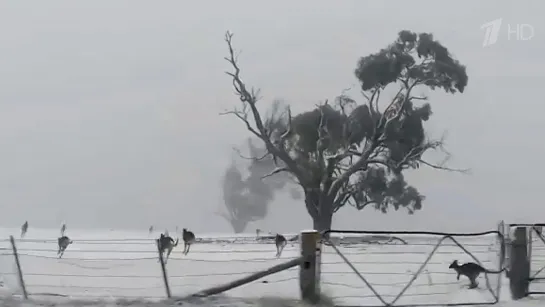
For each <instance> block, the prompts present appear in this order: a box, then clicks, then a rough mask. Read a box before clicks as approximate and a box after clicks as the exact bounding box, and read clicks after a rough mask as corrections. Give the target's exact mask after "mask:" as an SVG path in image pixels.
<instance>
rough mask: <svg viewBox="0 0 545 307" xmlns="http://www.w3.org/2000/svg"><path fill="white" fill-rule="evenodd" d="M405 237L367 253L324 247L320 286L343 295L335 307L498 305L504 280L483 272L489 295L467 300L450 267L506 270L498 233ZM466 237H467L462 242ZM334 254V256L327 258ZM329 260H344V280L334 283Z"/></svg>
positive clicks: (460, 283)
mask: <svg viewBox="0 0 545 307" xmlns="http://www.w3.org/2000/svg"><path fill="white" fill-rule="evenodd" d="M336 232H337V233H338V232H342V231H336ZM362 233H370V232H362ZM400 233H401V232H400ZM403 233H405V234H406V235H405V237H403V238H404V239H405V240H406V241H407V244H400V245H398V244H395V245H380V246H374V247H373V246H369V247H366V248H365V251H364V253H363V255H362V253H359V255H358V253H353V252H352V248H346V247H334V246H332V247H324V256H323V257H322V259H323V261H322V270H323V271H322V284H324V285H330V286H331V287H332V288H333V289H335V290H336V291H334V293H335V294H337V293H342V295H336V296H334V297H333V299H334V300H335V302H336V303H337V304H339V305H341V306H342V305H347V306H389V305H392V306H393V305H394V304H395V305H402V306H431V305H433V306H438V305H451V306H452V305H477V304H479V305H480V304H495V303H497V302H498V301H499V291H500V288H501V278H500V276H497V278H495V277H490V278H488V276H486V274H485V276H482V277H481V284H483V285H484V288H485V289H488V290H489V291H486V292H485V293H483V295H482V297H479V298H474V297H473V298H472V297H467V296H463V295H461V294H462V293H464V291H465V290H464V288H467V286H468V285H467V284H468V282H467V281H466V280H463V281H459V280H457V279H456V273H455V272H454V271H453V270H451V269H449V265H450V264H451V263H452V261H454V260H458V261H460V262H476V263H479V264H481V265H482V266H483V267H486V268H489V269H491V270H496V268H499V267H502V265H503V258H502V257H503V255H502V252H501V251H502V246H503V244H504V243H503V239H502V238H501V234H500V233H498V232H497V231H496V232H487V233H481V234H447V233H437V234H434V235H431V233H430V237H431V239H428V240H427V241H426V242H422V241H421V240H420V241H419V240H417V239H412V240H411V239H410V235H409V234H410V232H403ZM462 235H463V236H466V237H464V238H460V236H462ZM467 236H474V237H472V238H469V237H467ZM477 237H478V239H476V238H477ZM498 238H499V240H498ZM332 250H333V256H328V255H329V254H331V252H332ZM331 257H336V258H343V261H342V262H343V263H344V264H345V265H344V269H345V270H343V274H344V278H343V279H344V281H342V282H339V281H336V280H335V279H336V276H335V275H336V274H334V273H332V272H329V270H328V264H327V263H328V261H331ZM360 263H365V264H375V265H374V266H373V269H370V266H368V265H360Z"/></svg>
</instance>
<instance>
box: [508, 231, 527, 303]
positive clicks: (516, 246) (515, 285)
mask: <svg viewBox="0 0 545 307" xmlns="http://www.w3.org/2000/svg"><path fill="white" fill-rule="evenodd" d="M527 239H528V235H527V228H526V227H517V228H516V229H515V234H514V238H513V240H512V242H511V255H510V263H511V265H510V271H509V287H510V288H511V296H512V298H513V299H514V300H518V299H521V298H523V297H526V296H527V294H528V287H529V282H530V281H529V279H530V265H529V261H528V242H527Z"/></svg>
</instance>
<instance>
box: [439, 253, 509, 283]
mask: <svg viewBox="0 0 545 307" xmlns="http://www.w3.org/2000/svg"><path fill="white" fill-rule="evenodd" d="M448 268H449V269H454V270H455V271H456V273H457V274H458V276H457V277H456V279H457V280H460V275H464V276H466V277H467V278H468V279H469V281H470V285H469V289H475V288H477V286H478V285H479V284H478V283H477V277H479V275H480V274H481V273H486V274H500V273H501V272H503V271H505V268H503V269H501V270H499V271H491V270H487V269H485V268H483V267H482V266H480V265H478V264H477V263H474V262H467V263H464V264H462V265H459V264H458V260H454V261H453V262H452V263H451V264H450V266H449V267H448Z"/></svg>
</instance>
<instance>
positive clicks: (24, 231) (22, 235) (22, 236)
mask: <svg viewBox="0 0 545 307" xmlns="http://www.w3.org/2000/svg"><path fill="white" fill-rule="evenodd" d="M27 230H28V221H25V223H24V224H23V226H21V238H24V237H25V235H26V232H27Z"/></svg>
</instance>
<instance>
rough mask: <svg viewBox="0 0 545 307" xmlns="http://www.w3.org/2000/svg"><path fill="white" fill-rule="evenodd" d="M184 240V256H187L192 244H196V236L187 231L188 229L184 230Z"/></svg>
mask: <svg viewBox="0 0 545 307" xmlns="http://www.w3.org/2000/svg"><path fill="white" fill-rule="evenodd" d="M182 238H183V239H184V255H187V253H189V249H190V248H191V244H193V243H195V234H194V233H193V232H191V231H189V230H187V228H184V229H182Z"/></svg>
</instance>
